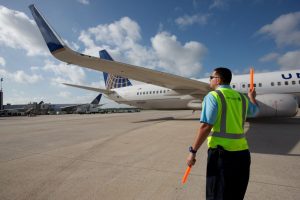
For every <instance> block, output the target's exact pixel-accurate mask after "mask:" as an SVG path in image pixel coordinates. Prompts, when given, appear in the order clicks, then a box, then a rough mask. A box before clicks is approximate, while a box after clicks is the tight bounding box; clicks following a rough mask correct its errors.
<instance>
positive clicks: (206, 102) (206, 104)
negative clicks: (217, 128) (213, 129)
mask: <svg viewBox="0 0 300 200" xmlns="http://www.w3.org/2000/svg"><path fill="white" fill-rule="evenodd" d="M217 114H218V102H217V100H216V98H215V97H214V96H213V95H212V94H211V93H208V94H207V95H206V96H205V97H204V99H203V103H202V112H201V117H200V122H203V123H206V124H210V125H214V124H215V122H216V120H217Z"/></svg>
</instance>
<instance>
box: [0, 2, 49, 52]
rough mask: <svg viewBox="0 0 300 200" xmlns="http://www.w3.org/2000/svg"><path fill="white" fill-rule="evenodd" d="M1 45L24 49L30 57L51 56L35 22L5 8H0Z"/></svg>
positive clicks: (21, 13)
mask: <svg viewBox="0 0 300 200" xmlns="http://www.w3.org/2000/svg"><path fill="white" fill-rule="evenodd" d="M0 45H5V46H8V47H11V48H15V49H23V50H25V51H26V52H27V55H28V56H34V55H48V54H49V52H48V50H47V47H46V44H45V42H44V41H43V39H42V36H41V34H40V33H39V31H38V28H37V26H36V25H35V22H34V21H33V20H30V19H29V18H28V16H27V15H25V14H24V13H23V12H20V11H16V10H10V9H8V8H6V7H4V6H0Z"/></svg>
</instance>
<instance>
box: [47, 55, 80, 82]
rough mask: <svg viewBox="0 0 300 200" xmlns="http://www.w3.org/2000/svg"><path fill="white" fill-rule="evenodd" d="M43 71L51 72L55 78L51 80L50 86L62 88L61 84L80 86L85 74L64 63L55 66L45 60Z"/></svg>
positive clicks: (75, 67)
mask: <svg viewBox="0 0 300 200" xmlns="http://www.w3.org/2000/svg"><path fill="white" fill-rule="evenodd" d="M43 70H45V71H48V72H53V73H54V75H55V76H56V77H54V78H52V84H54V85H58V86H62V85H61V83H63V82H66V83H74V84H81V83H82V82H83V80H84V79H85V72H84V70H83V69H82V68H81V67H77V66H74V65H68V64H66V63H61V62H60V63H59V64H55V63H54V62H52V61H49V60H46V61H45V66H44V67H43Z"/></svg>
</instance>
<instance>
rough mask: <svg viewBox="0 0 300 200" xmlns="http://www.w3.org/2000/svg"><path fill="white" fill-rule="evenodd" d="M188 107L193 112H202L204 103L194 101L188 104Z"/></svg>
mask: <svg viewBox="0 0 300 200" xmlns="http://www.w3.org/2000/svg"><path fill="white" fill-rule="evenodd" d="M187 107H188V108H190V109H193V110H201V109H202V101H201V100H192V101H190V102H189V103H188V104H187Z"/></svg>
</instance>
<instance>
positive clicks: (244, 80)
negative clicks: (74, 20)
mask: <svg viewBox="0 0 300 200" xmlns="http://www.w3.org/2000/svg"><path fill="white" fill-rule="evenodd" d="M29 9H30V11H31V13H32V15H33V18H34V20H35V22H36V23H37V26H38V28H39V30H40V32H41V34H42V36H43V38H44V40H45V42H46V44H47V46H48V48H49V51H50V53H51V54H52V55H53V56H54V57H55V58H57V59H58V60H61V61H63V62H66V63H68V64H75V65H79V66H81V67H85V68H89V69H93V70H96V71H101V72H105V73H106V75H105V73H104V79H105V83H106V88H92V87H89V86H81V85H74V84H66V85H69V86H73V87H78V88H82V89H88V90H92V91H97V92H101V93H103V94H105V95H106V96H108V97H109V98H110V99H112V100H114V101H116V102H118V103H123V104H128V105H132V106H136V107H139V108H143V109H162V110H172V109H173V110H179V109H190V110H199V109H201V104H202V99H203V97H204V96H205V95H206V94H207V93H208V92H209V91H211V89H210V87H209V79H208V78H205V79H199V80H194V79H189V78H185V77H181V76H178V75H174V74H170V73H166V72H160V71H156V70H151V69H147V68H143V67H139V66H134V65H130V64H126V63H121V62H116V61H113V59H112V58H111V57H110V56H109V54H108V53H107V52H106V51H105V50H104V51H100V58H97V57H93V56H89V55H84V54H82V53H78V52H76V51H73V50H72V49H70V48H69V47H68V46H67V45H66V44H65V43H64V42H63V40H62V39H61V38H60V37H59V35H58V34H57V33H56V32H55V31H54V30H53V29H52V28H51V26H50V25H49V24H48V23H47V22H46V20H45V19H44V18H43V16H42V15H41V14H40V12H39V11H38V10H37V9H36V7H35V6H34V5H30V6H29ZM105 76H106V78H105ZM128 79H133V80H137V81H141V82H144V83H146V84H144V85H132V84H131V83H130V81H129V80H128ZM108 80H109V81H108ZM248 80H249V75H246V74H245V75H236V76H233V79H232V84H231V86H232V88H233V89H235V90H237V91H239V92H242V93H247V90H248V88H249V81H248ZM299 86H300V70H289V71H277V72H268V73H259V74H256V75H255V88H256V91H257V97H256V99H257V102H258V105H259V112H258V114H257V115H256V116H255V117H292V116H295V115H296V114H297V112H298V108H299V105H300V87H299Z"/></svg>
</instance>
